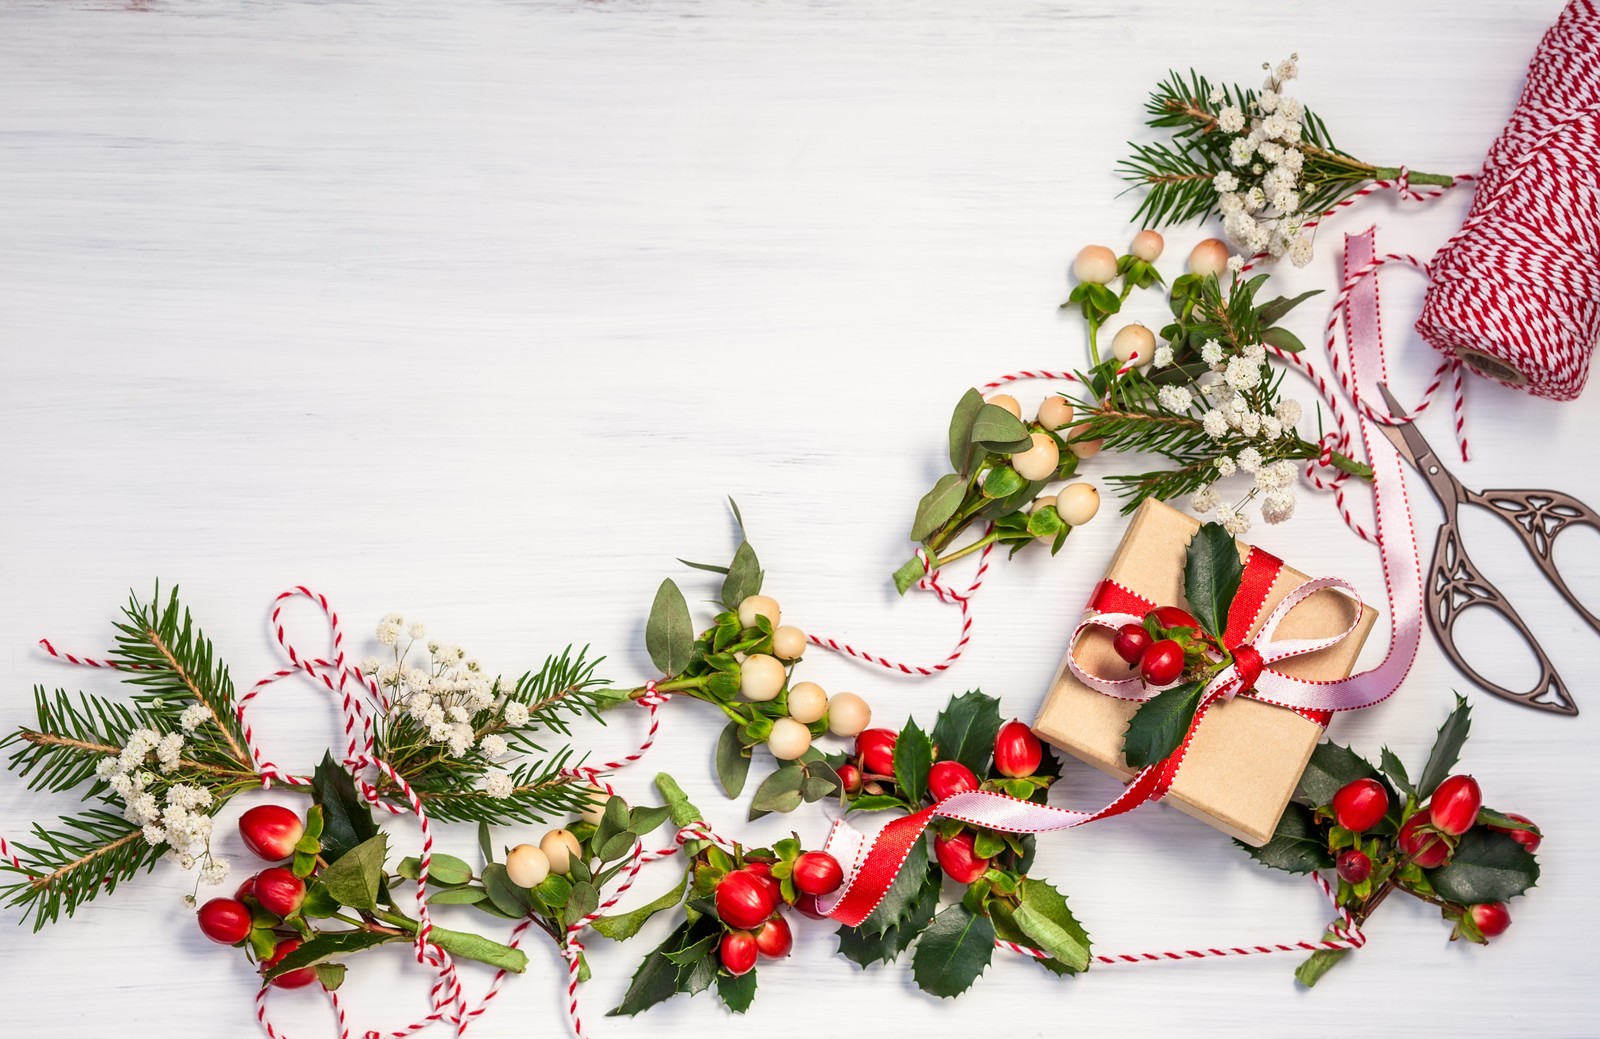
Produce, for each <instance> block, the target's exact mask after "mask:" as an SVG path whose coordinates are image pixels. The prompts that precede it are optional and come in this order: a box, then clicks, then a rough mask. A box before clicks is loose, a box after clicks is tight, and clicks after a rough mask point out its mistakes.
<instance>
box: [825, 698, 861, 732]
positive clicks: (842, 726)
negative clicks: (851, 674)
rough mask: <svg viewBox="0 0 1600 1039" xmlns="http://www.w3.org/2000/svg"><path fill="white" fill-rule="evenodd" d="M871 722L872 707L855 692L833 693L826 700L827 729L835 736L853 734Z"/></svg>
mask: <svg viewBox="0 0 1600 1039" xmlns="http://www.w3.org/2000/svg"><path fill="white" fill-rule="evenodd" d="M871 724H872V708H871V707H868V706H867V701H865V700H863V699H861V697H859V696H857V695H856V694H855V693H834V694H833V699H831V700H829V701H828V731H829V732H831V733H833V734H834V735H835V736H855V735H857V734H858V733H860V732H861V730H862V729H865V728H866V727H867V726H868V725H871Z"/></svg>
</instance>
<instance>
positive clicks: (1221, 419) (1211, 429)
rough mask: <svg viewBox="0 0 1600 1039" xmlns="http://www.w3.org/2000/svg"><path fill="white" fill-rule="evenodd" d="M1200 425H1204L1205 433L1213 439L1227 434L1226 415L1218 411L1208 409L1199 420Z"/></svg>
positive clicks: (1218, 438)
mask: <svg viewBox="0 0 1600 1039" xmlns="http://www.w3.org/2000/svg"><path fill="white" fill-rule="evenodd" d="M1200 425H1202V426H1204V427H1205V431H1206V435H1207V436H1209V437H1211V438H1212V439H1214V440H1220V439H1222V438H1223V437H1225V436H1227V435H1228V416H1226V415H1224V414H1223V413H1222V412H1220V411H1208V412H1206V416H1205V418H1203V419H1201V420H1200Z"/></svg>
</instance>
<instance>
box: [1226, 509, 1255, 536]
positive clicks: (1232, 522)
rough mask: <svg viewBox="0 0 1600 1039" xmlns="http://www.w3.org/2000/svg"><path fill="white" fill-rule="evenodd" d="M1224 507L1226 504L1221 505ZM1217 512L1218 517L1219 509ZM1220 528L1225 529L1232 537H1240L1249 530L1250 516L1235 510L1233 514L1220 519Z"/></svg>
mask: <svg viewBox="0 0 1600 1039" xmlns="http://www.w3.org/2000/svg"><path fill="white" fill-rule="evenodd" d="M1226 507H1227V506H1223V508H1226ZM1218 513H1219V518H1220V513H1221V510H1220V509H1219V510H1218ZM1222 529H1223V530H1226V531H1227V532H1228V533H1229V534H1232V535H1233V536H1234V537H1240V536H1242V535H1244V534H1247V533H1249V532H1250V517H1249V516H1246V515H1245V514H1244V513H1242V512H1235V513H1234V514H1233V515H1231V516H1229V517H1228V518H1227V519H1225V520H1223V521H1222Z"/></svg>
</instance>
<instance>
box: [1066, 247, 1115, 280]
mask: <svg viewBox="0 0 1600 1039" xmlns="http://www.w3.org/2000/svg"><path fill="white" fill-rule="evenodd" d="M1072 276H1073V277H1074V278H1077V279H1078V280H1079V281H1092V282H1094V283H1095V284H1096V285H1104V284H1105V283H1106V282H1108V281H1110V280H1111V279H1112V278H1115V277H1116V276H1117V254H1116V253H1114V252H1112V251H1111V250H1110V249H1107V248H1106V247H1105V246H1103V245H1086V246H1084V247H1083V248H1082V249H1080V250H1078V255H1077V258H1076V259H1074V260H1073V261H1072Z"/></svg>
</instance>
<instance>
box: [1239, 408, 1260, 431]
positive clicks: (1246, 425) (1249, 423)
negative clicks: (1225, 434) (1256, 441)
mask: <svg viewBox="0 0 1600 1039" xmlns="http://www.w3.org/2000/svg"><path fill="white" fill-rule="evenodd" d="M1239 432H1241V433H1243V434H1244V435H1245V436H1247V437H1253V436H1255V435H1256V434H1257V433H1259V432H1261V416H1260V415H1257V414H1256V413H1255V412H1253V411H1252V412H1250V413H1249V414H1247V415H1245V416H1244V417H1243V418H1241V419H1240V420H1239Z"/></svg>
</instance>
